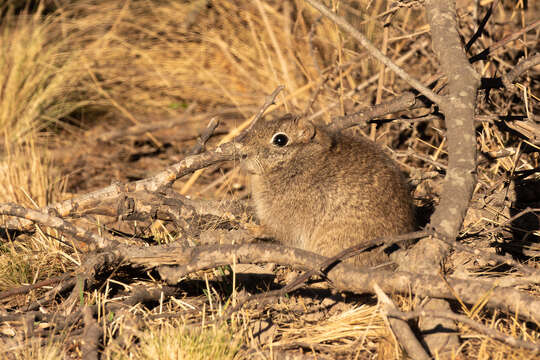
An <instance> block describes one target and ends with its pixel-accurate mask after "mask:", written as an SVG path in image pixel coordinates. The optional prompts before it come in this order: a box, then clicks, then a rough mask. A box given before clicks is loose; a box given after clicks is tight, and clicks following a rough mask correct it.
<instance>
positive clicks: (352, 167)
mask: <svg viewBox="0 0 540 360" xmlns="http://www.w3.org/2000/svg"><path fill="white" fill-rule="evenodd" d="M241 143H242V145H243V150H244V152H245V159H244V161H243V165H242V167H243V168H244V169H245V170H246V171H247V172H248V174H249V177H250V179H251V186H252V199H253V202H254V207H255V212H256V215H257V217H258V218H259V220H260V222H261V224H262V225H263V227H264V229H265V231H267V232H268V233H269V235H271V236H272V237H274V238H275V239H276V240H278V241H280V242H281V243H283V244H285V245H289V246H293V247H297V248H301V249H305V250H309V251H312V252H315V253H318V254H321V255H324V256H327V257H331V256H334V255H336V254H337V253H339V252H340V251H342V250H344V249H346V248H348V247H350V246H353V245H356V244H358V243H361V242H363V241H368V240H371V239H374V238H377V237H382V236H389V235H395V234H401V233H407V232H410V231H413V230H414V228H415V216H414V209H413V204H412V197H411V194H410V191H409V188H408V185H407V180H406V178H405V176H404V175H403V173H402V172H401V170H400V169H399V167H398V165H397V164H396V163H395V162H394V161H393V160H392V159H391V158H390V157H389V156H388V155H386V154H385V153H384V152H383V150H382V149H381V148H380V147H379V146H378V145H376V144H375V143H374V142H372V141H371V140H369V139H367V138H358V139H357V138H354V139H353V138H351V137H348V136H346V135H343V134H341V133H339V132H336V131H329V130H328V129H327V128H325V127H323V126H318V125H315V124H313V123H311V122H309V121H307V120H306V119H305V118H302V117H298V116H294V115H291V114H288V115H285V116H283V117H281V118H278V119H274V120H264V119H261V120H260V121H258V122H257V123H256V124H254V126H253V128H251V129H250V131H249V132H248V133H247V135H246V136H245V138H244V139H242V140H241ZM379 254H380V253H379ZM380 255H382V256H383V257H381V256H380ZM380 255H379V256H376V257H374V256H373V255H369V254H367V255H366V254H365V253H364V254H361V255H359V256H356V257H354V258H353V259H352V260H351V261H352V262H353V263H354V264H356V265H370V266H372V265H376V264H378V263H381V262H383V261H386V260H388V258H387V257H386V258H385V257H384V254H380ZM384 259H386V260H384Z"/></svg>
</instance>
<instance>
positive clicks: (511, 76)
mask: <svg viewBox="0 0 540 360" xmlns="http://www.w3.org/2000/svg"><path fill="white" fill-rule="evenodd" d="M538 64H540V54H536V55H534V56H531V57H529V58H521V59H520V60H519V61H518V63H517V65H516V66H514V68H513V69H512V70H510V71H509V72H508V73H506V74H504V75H503V76H502V82H503V84H504V87H506V89H507V90H512V89H513V88H514V86H513V84H512V83H513V82H514V81H515V80H516V79H517V78H518V77H519V76H520V75H521V74H523V73H524V72H525V71H527V70H529V69H530V68H532V67H533V66H536V65H538Z"/></svg>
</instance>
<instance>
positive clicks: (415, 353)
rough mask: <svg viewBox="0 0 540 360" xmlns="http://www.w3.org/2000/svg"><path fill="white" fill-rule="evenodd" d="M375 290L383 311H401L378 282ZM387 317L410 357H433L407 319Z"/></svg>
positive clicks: (423, 359)
mask: <svg viewBox="0 0 540 360" xmlns="http://www.w3.org/2000/svg"><path fill="white" fill-rule="evenodd" d="M373 290H374V291H375V294H376V295H377V298H378V299H379V303H381V304H382V309H383V313H385V314H388V313H389V312H396V311H399V310H398V309H397V307H396V305H395V304H394V302H393V301H392V299H390V297H388V295H386V294H385V293H384V291H383V290H382V289H381V287H380V286H379V285H378V284H377V283H376V282H374V283H373ZM386 317H387V319H388V322H389V324H390V327H391V328H392V331H393V333H394V335H395V336H396V338H397V339H398V341H399V344H400V345H401V346H403V348H404V349H405V351H406V352H407V354H408V355H409V357H411V358H412V359H418V360H429V359H431V357H430V356H429V354H428V353H427V352H426V350H425V349H424V348H423V347H422V345H421V344H420V342H419V341H418V339H417V338H416V336H415V335H414V333H413V331H412V330H411V327H410V326H409V324H407V321H405V320H402V319H400V318H395V317H390V316H388V315H387V316H386Z"/></svg>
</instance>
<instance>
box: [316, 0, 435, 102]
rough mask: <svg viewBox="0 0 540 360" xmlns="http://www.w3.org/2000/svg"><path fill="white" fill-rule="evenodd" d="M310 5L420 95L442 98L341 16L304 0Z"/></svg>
mask: <svg viewBox="0 0 540 360" xmlns="http://www.w3.org/2000/svg"><path fill="white" fill-rule="evenodd" d="M306 2H307V3H309V4H310V5H311V6H313V7H314V8H315V9H317V10H318V11H319V12H320V13H321V14H323V15H324V16H326V17H327V18H329V19H330V20H332V21H333V22H334V23H335V24H336V25H338V26H339V27H340V28H341V29H343V30H344V31H345V32H347V33H348V34H349V35H351V36H352V37H353V38H355V39H356V40H357V41H358V42H359V43H360V44H361V45H362V46H363V47H364V48H366V50H367V51H369V53H370V54H371V55H373V56H374V57H375V58H376V59H377V60H379V61H380V62H381V63H383V64H384V65H386V66H387V67H388V68H389V69H390V70H392V71H393V72H395V73H396V74H397V75H398V76H399V77H400V78H402V79H403V80H405V81H406V82H407V83H408V84H409V85H411V86H412V87H413V88H415V89H416V90H418V92H420V93H421V94H422V95H424V96H425V97H427V98H428V99H429V100H431V101H433V102H434V103H436V104H437V103H439V102H440V101H441V100H442V98H441V97H440V96H439V95H437V94H435V93H434V92H433V91H431V90H430V89H428V88H427V87H425V86H424V85H423V84H421V83H420V82H419V81H418V80H416V79H414V78H413V77H411V76H410V75H409V74H408V73H407V72H406V71H404V70H403V69H401V68H400V67H399V66H397V65H396V64H395V63H394V62H393V61H392V60H390V58H388V57H387V56H386V55H384V54H383V53H382V52H381V51H380V50H379V49H377V48H376V47H375V46H374V45H373V44H372V43H371V42H370V41H369V40H368V39H367V38H366V37H365V36H364V35H362V33H360V32H359V31H358V30H356V29H355V28H354V27H353V26H352V25H351V24H349V23H348V22H347V21H346V20H345V19H344V18H343V17H341V16H338V15H336V14H335V13H333V12H332V11H330V9H328V8H327V7H326V6H324V5H323V4H321V3H320V2H319V1H317V0H306Z"/></svg>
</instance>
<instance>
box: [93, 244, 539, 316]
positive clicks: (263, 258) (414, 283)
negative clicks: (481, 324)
mask: <svg viewBox="0 0 540 360" xmlns="http://www.w3.org/2000/svg"><path fill="white" fill-rule="evenodd" d="M107 254H108V255H107V256H103V259H104V260H105V261H107V262H109V263H110V264H114V263H119V262H120V261H122V260H124V261H125V262H126V263H129V264H133V265H140V266H146V267H155V266H161V265H177V266H178V269H177V270H176V271H175V277H174V278H166V279H165V280H166V281H168V282H170V283H177V282H178V281H179V280H180V279H181V278H182V276H185V275H187V274H191V273H193V272H196V271H199V270H205V269H210V268H214V267H217V266H224V265H230V264H233V263H235V264H251V263H277V264H282V265H287V266H291V267H293V268H297V269H301V270H315V271H318V270H317V269H313V264H321V263H323V262H324V261H327V260H328V259H327V258H325V257H323V256H320V255H317V254H314V253H311V252H309V251H305V250H300V249H295V248H291V247H286V246H278V245H275V244H240V245H211V246H199V247H166V248H165V247H160V246H153V247H135V246H126V245H119V246H117V247H116V248H114V249H110V250H107ZM326 277H327V278H328V280H330V281H331V282H332V285H333V286H334V287H335V288H336V289H337V290H339V291H351V292H355V293H359V294H364V293H372V291H373V289H372V285H371V284H372V281H375V282H377V283H378V284H380V286H381V288H382V289H383V291H384V292H386V293H396V292H399V293H404V294H408V293H410V292H412V293H414V294H416V295H417V296H419V297H431V298H442V299H456V296H458V297H459V299H460V300H461V301H463V302H464V303H469V304H475V303H477V302H478V301H479V300H480V299H483V298H484V297H485V296H488V300H487V302H486V306H487V307H488V308H490V309H508V310H509V311H511V312H513V313H515V314H518V315H519V316H521V317H523V318H525V319H528V320H530V321H538V320H540V300H539V299H538V298H536V297H534V296H531V295H527V294H525V293H523V292H520V291H517V290H514V289H512V288H500V287H497V286H496V284H494V282H492V281H482V280H464V279H455V278H448V279H446V281H442V280H441V278H440V276H438V275H429V274H416V273H410V272H405V271H399V272H393V271H385V270H373V271H368V270H363V269H359V268H356V267H354V266H352V265H349V264H343V263H340V264H337V265H336V266H334V267H333V268H332V269H330V270H329V271H328V273H327V274H326Z"/></svg>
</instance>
